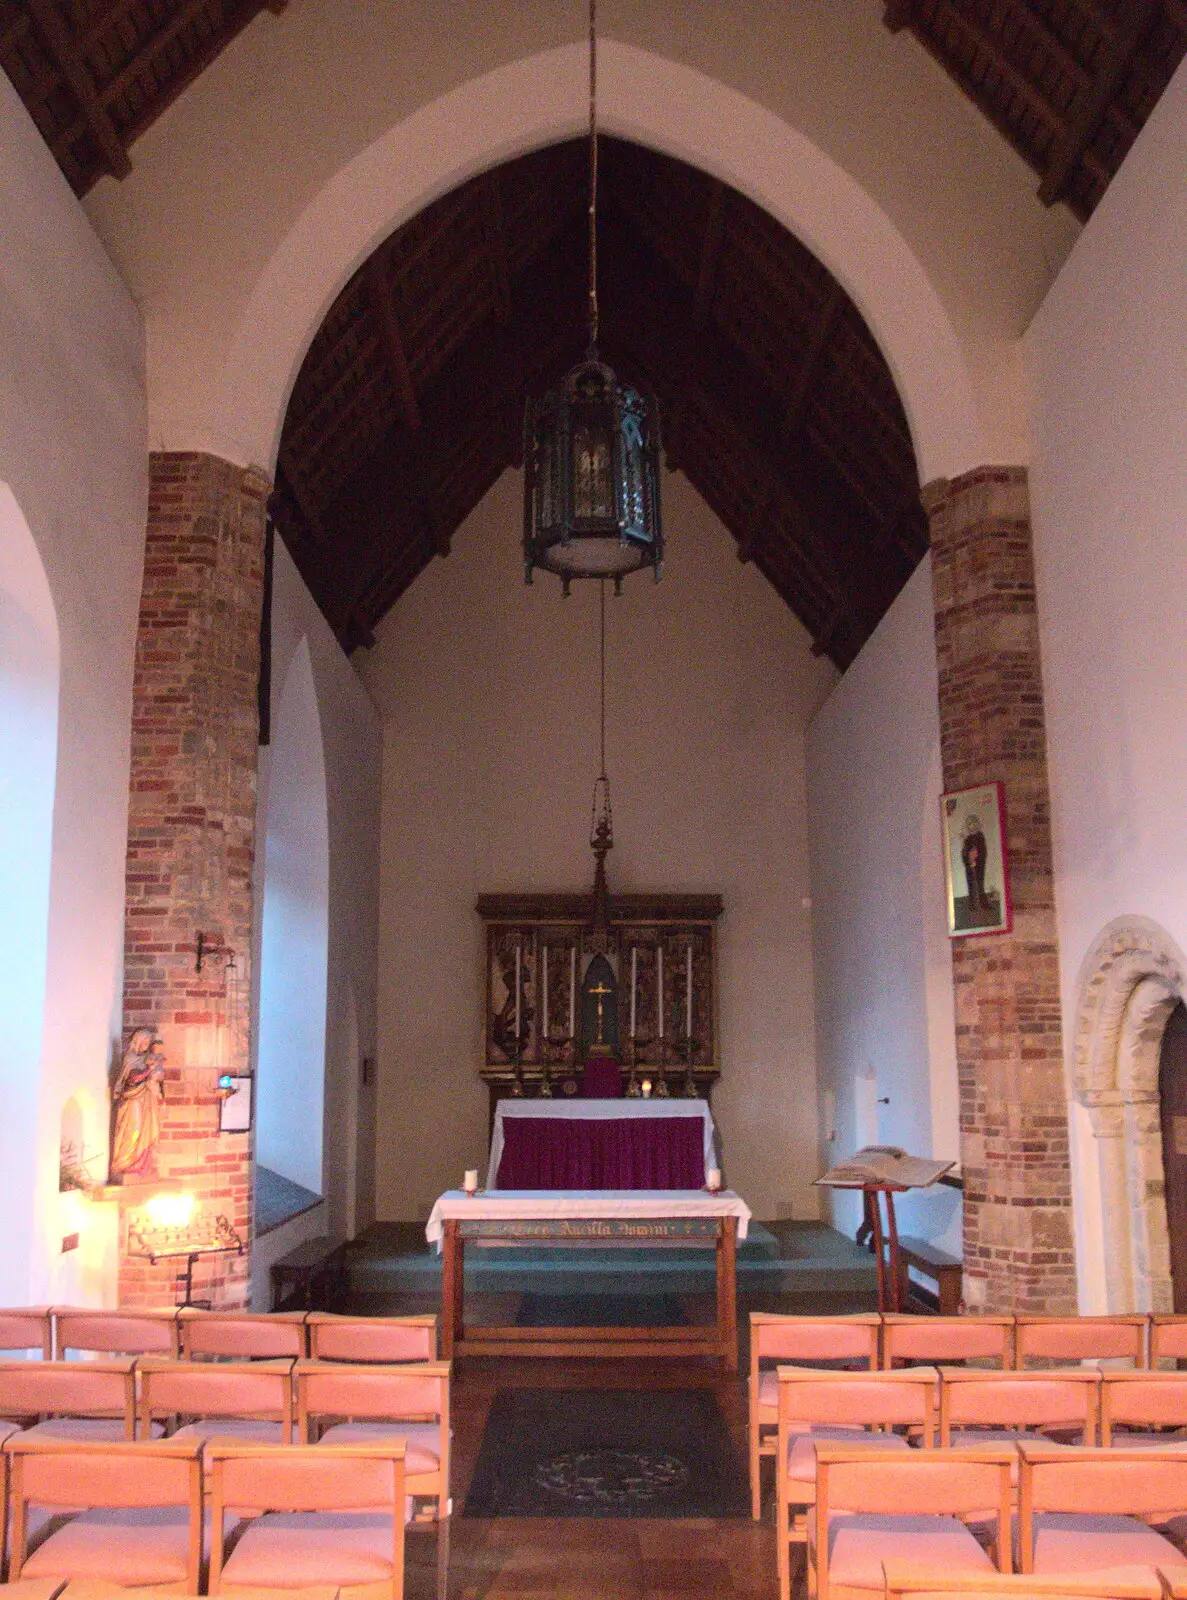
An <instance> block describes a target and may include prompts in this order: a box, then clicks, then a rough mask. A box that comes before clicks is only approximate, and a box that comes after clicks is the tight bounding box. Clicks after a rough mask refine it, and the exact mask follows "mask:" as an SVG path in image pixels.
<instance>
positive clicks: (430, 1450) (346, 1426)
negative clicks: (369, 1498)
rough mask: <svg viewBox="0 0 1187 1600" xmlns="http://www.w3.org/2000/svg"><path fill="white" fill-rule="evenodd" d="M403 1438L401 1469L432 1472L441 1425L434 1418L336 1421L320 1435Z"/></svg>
mask: <svg viewBox="0 0 1187 1600" xmlns="http://www.w3.org/2000/svg"><path fill="white" fill-rule="evenodd" d="M385 1439H403V1440H404V1442H405V1444H406V1445H407V1449H406V1450H405V1452H404V1471H405V1472H406V1473H411V1472H436V1470H437V1468H438V1467H439V1466H440V1465H441V1429H440V1428H439V1427H438V1426H437V1424H436V1423H435V1422H336V1423H335V1424H334V1426H333V1427H332V1428H327V1429H326V1431H325V1432H324V1433H323V1434H322V1436H321V1441H320V1442H321V1443H322V1444H374V1443H375V1442H376V1440H380V1441H382V1440H385Z"/></svg>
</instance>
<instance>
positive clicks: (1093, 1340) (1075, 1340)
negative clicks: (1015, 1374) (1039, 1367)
mask: <svg viewBox="0 0 1187 1600" xmlns="http://www.w3.org/2000/svg"><path fill="white" fill-rule="evenodd" d="M1125 1360H1128V1361H1132V1362H1133V1364H1134V1366H1135V1367H1144V1366H1145V1365H1146V1318H1145V1317H1144V1316H1118V1317H1038V1316H1021V1315H1019V1316H1016V1317H1015V1318H1014V1363H1015V1365H1016V1366H1017V1367H1025V1365H1026V1363H1027V1362H1028V1361H1046V1362H1078V1361H1125Z"/></svg>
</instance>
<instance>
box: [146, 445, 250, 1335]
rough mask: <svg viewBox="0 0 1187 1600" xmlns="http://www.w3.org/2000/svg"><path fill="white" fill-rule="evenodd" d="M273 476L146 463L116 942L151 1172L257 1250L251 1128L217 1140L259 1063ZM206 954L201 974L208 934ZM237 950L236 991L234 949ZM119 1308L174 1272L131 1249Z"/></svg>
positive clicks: (153, 1294)
mask: <svg viewBox="0 0 1187 1600" xmlns="http://www.w3.org/2000/svg"><path fill="white" fill-rule="evenodd" d="M269 487H270V486H269V484H268V483H267V482H266V481H265V480H264V478H262V477H261V476H260V475H259V474H258V473H256V472H253V471H250V470H248V471H244V470H242V469H241V468H238V467H233V466H230V465H229V464H228V463H227V462H225V461H220V460H218V459H216V458H215V457H213V456H207V455H197V454H188V453H187V454H157V455H153V456H152V457H151V468H150V489H149V509H148V533H147V539H146V543H145V554H144V587H143V591H142V594H141V599H140V625H139V633H138V637H137V641H136V668H135V678H134V684H133V708H132V779H131V804H130V812H129V818H128V862H127V912H126V921H125V935H124V1030H125V1033H124V1038H125V1041H126V1040H127V1038H128V1037H129V1036H130V1034H131V1032H132V1030H133V1029H135V1028H139V1027H150V1028H154V1029H155V1030H156V1031H157V1032H158V1033H159V1034H160V1036H161V1038H162V1040H163V1042H164V1050H165V1056H166V1071H165V1085H164V1088H165V1102H164V1106H163V1108H162V1127H161V1138H160V1141H159V1144H158V1146H157V1150H156V1157H155V1162H154V1165H155V1168H156V1173H157V1176H158V1177H160V1178H163V1179H171V1180H178V1181H180V1183H182V1184H183V1185H184V1187H185V1188H187V1189H191V1190H193V1191H194V1192H195V1194H196V1196H197V1205H198V1207H199V1209H200V1210H201V1211H204V1212H207V1213H209V1214H211V1215H219V1214H221V1215H224V1216H225V1217H226V1218H227V1219H228V1221H229V1222H230V1223H231V1225H232V1226H233V1227H234V1228H235V1230H236V1231H237V1232H238V1233H239V1235H240V1237H241V1238H242V1239H243V1241H244V1244H245V1245H247V1246H248V1247H249V1248H250V1230H251V1181H252V1152H251V1136H250V1135H248V1134H229V1133H224V1134H220V1133H219V1131H218V1123H219V1101H218V1098H217V1096H216V1094H215V1085H216V1082H217V1078H218V1074H219V1072H220V1071H231V1072H246V1071H247V1070H248V1065H249V1060H250V1056H249V1049H250V1046H249V1031H250V1030H249V1017H248V1001H247V996H248V995H249V994H250V979H251V972H250V959H251V934H252V860H253V856H254V850H255V817H256V761H257V732H258V729H257V687H258V675H259V648H260V608H261V604H262V600H263V589H264V525H265V506H266V501H267V495H268V491H269ZM199 933H201V934H202V936H203V944H204V946H210V947H212V949H211V951H210V953H208V954H206V955H205V956H204V960H203V966H202V971H201V972H198V971H197V944H198V934H199ZM227 952H230V953H231V954H232V955H233V957H234V962H235V971H234V974H233V981H231V982H230V983H228V981H227V973H228V969H227V965H226V960H225V955H226V953H227ZM133 1182H134V1180H128V1184H126V1185H125V1187H128V1189H129V1192H128V1195H127V1198H126V1199H125V1200H124V1201H123V1203H122V1205H121V1212H122V1215H121V1235H120V1240H121V1258H120V1280H119V1294H120V1303H121V1305H157V1304H162V1303H168V1302H170V1301H171V1300H172V1299H173V1282H174V1277H175V1267H174V1265H173V1264H161V1265H159V1266H157V1267H152V1266H150V1265H149V1264H148V1263H147V1262H144V1261H140V1260H138V1259H135V1258H133V1257H131V1256H130V1255H129V1253H128V1248H127V1244H128V1240H127V1231H128V1230H127V1222H128V1216H129V1214H132V1213H134V1212H135V1210H136V1209H137V1207H138V1205H139V1204H141V1203H142V1201H143V1198H144V1194H143V1191H142V1192H141V1194H140V1195H139V1196H138V1195H137V1194H136V1192H135V1189H134V1188H133V1187H129V1185H131V1184H132V1183H133ZM249 1259H250V1258H249V1256H248V1255H246V1254H245V1255H244V1257H243V1258H242V1259H239V1258H237V1257H225V1256H223V1257H214V1258H212V1259H211V1261H209V1262H203V1263H200V1264H199V1266H198V1268H197V1272H196V1275H195V1286H196V1292H198V1293H199V1294H201V1295H202V1296H203V1297H205V1298H213V1299H214V1301H215V1302H216V1303H218V1304H223V1305H228V1306H235V1305H243V1304H244V1303H245V1302H246V1295H247V1285H248V1276H249V1275H248V1265H249Z"/></svg>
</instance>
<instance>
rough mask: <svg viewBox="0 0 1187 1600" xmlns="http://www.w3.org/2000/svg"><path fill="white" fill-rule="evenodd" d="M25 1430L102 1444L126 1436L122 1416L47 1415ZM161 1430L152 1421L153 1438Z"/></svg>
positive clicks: (121, 1441) (157, 1424)
mask: <svg viewBox="0 0 1187 1600" xmlns="http://www.w3.org/2000/svg"><path fill="white" fill-rule="evenodd" d="M25 1431H26V1433H30V1434H38V1435H40V1436H41V1437H43V1438H47V1439H84V1440H85V1439H94V1440H96V1441H98V1442H100V1443H104V1444H105V1443H107V1442H108V1441H109V1440H116V1441H118V1442H119V1443H121V1444H122V1443H123V1441H124V1439H125V1438H126V1437H127V1435H126V1434H125V1432H124V1421H123V1418H122V1417H47V1418H46V1420H45V1421H44V1422H35V1423H34V1424H33V1426H32V1427H31V1428H26V1430H25ZM163 1432H164V1429H163V1428H162V1427H161V1425H160V1423H157V1422H154V1423H153V1433H152V1436H153V1438H154V1439H159V1438H160V1437H161V1434H162V1433H163Z"/></svg>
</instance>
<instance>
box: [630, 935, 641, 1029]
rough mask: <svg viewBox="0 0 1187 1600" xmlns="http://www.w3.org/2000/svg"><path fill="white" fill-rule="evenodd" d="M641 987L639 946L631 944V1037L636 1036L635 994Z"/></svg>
mask: <svg viewBox="0 0 1187 1600" xmlns="http://www.w3.org/2000/svg"><path fill="white" fill-rule="evenodd" d="M638 989H639V946H638V945H637V944H633V945H632V946H631V1038H632V1039H633V1038H634V1037H635V996H636V994H637V993H638Z"/></svg>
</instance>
